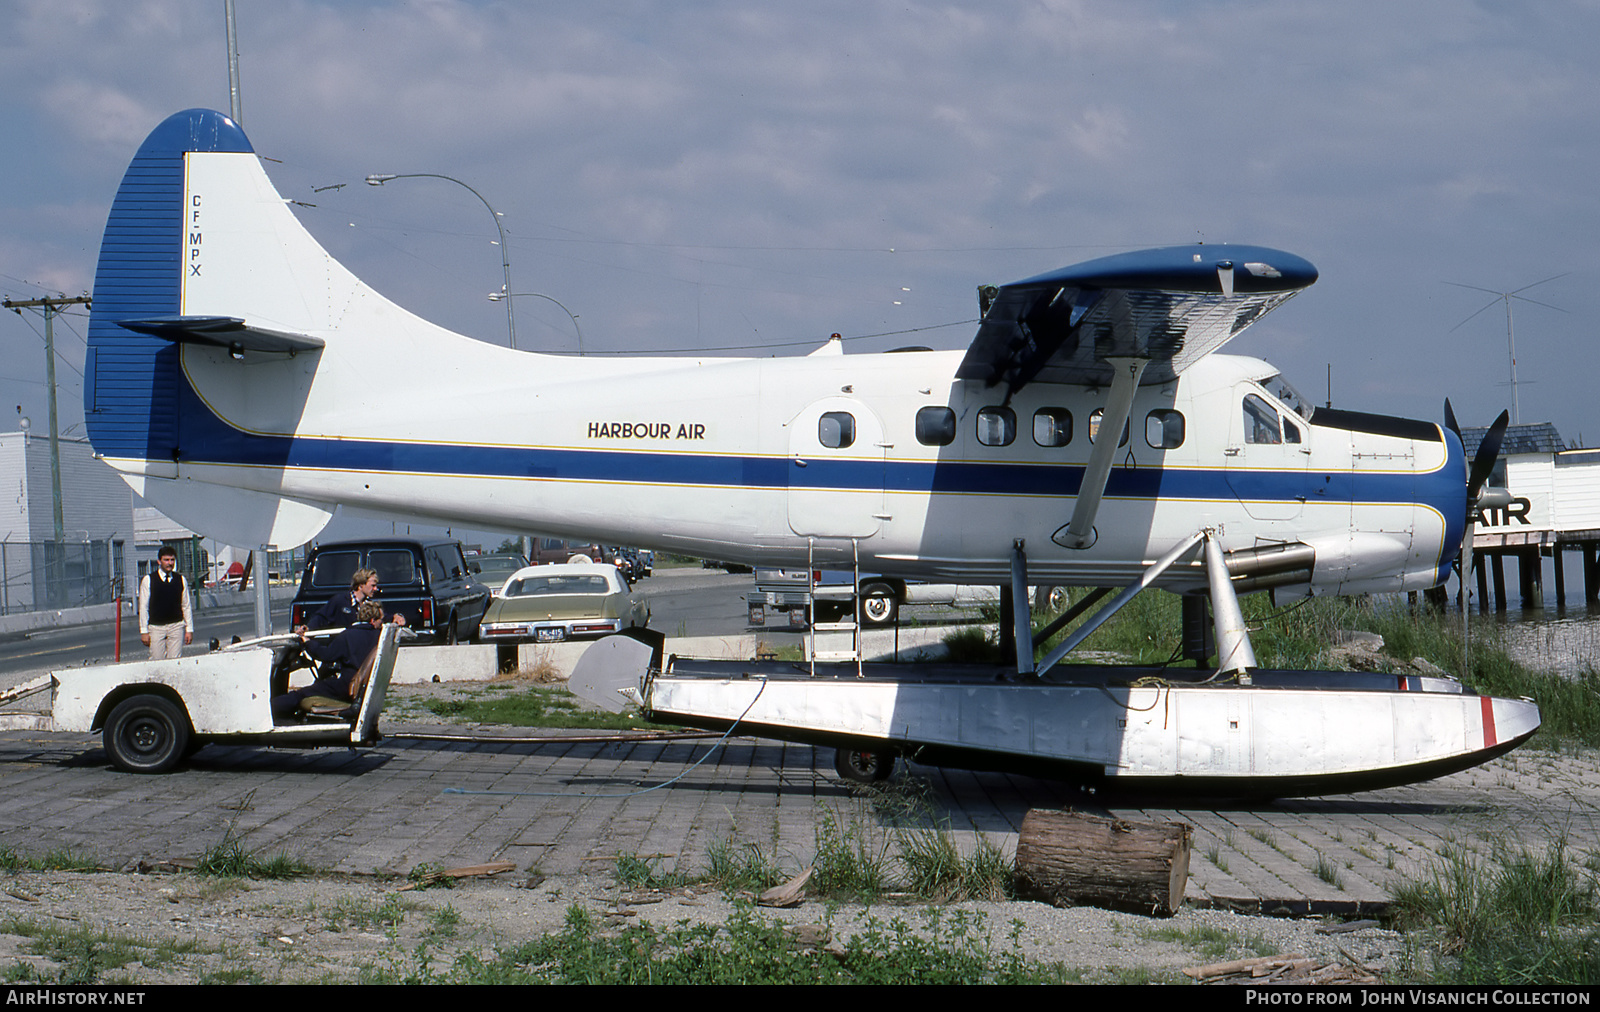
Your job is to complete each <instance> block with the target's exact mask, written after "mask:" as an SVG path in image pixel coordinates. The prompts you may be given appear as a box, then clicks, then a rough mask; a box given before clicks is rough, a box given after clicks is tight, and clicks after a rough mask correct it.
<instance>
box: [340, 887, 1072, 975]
mask: <svg viewBox="0 0 1600 1012" xmlns="http://www.w3.org/2000/svg"><path fill="white" fill-rule="evenodd" d="M984 923H985V922H984V920H983V915H982V914H972V913H969V912H967V911H957V912H956V913H955V914H953V915H950V916H948V917H946V916H942V914H941V912H940V911H938V910H932V911H928V912H926V913H925V915H924V922H923V925H922V927H921V930H913V928H912V927H911V925H910V924H909V923H908V922H906V921H905V920H903V919H898V918H897V919H895V920H893V921H890V922H887V923H885V922H883V921H880V920H877V919H873V920H871V921H869V923H868V925H867V927H866V929H865V930H864V931H862V932H861V933H860V934H857V935H855V936H854V937H852V938H849V939H847V940H844V941H843V943H842V945H840V947H839V950H838V951H837V952H834V953H829V952H823V951H819V950H816V949H810V948H805V947H802V946H799V945H797V944H796V943H795V942H794V940H793V939H792V937H791V936H790V935H789V933H788V932H787V931H785V930H784V928H783V926H782V925H781V924H780V923H778V922H776V921H772V920H768V919H766V918H763V917H760V916H758V915H757V914H756V913H755V912H754V911H753V910H752V909H751V908H750V907H748V906H743V905H741V906H740V907H739V908H738V909H737V910H736V911H735V912H734V913H733V915H732V916H731V917H729V919H728V920H727V922H726V923H724V924H721V925H698V926H691V925H688V924H687V923H680V924H679V925H678V926H676V927H672V928H657V927H654V926H652V925H650V924H648V923H645V924H635V925H630V926H628V927H627V928H625V929H624V930H623V931H622V932H620V933H619V934H616V935H606V934H603V933H602V932H601V931H600V930H599V928H598V926H597V925H596V923H595V921H594V919H593V917H592V916H591V915H590V914H589V913H588V912H587V911H586V910H584V909H583V908H581V907H572V908H569V909H568V911H567V918H566V924H565V926H564V927H563V928H562V930H561V931H559V932H556V933H554V934H552V935H549V936H547V937H545V938H542V939H538V940H536V941H532V942H529V943H527V944H524V945H520V946H516V947H513V948H506V949H500V950H498V951H496V952H495V953H494V955H493V956H490V957H488V958H481V957H479V956H478V955H477V954H475V953H466V954H464V955H462V956H461V957H460V958H459V959H457V960H456V961H455V963H454V965H453V966H451V967H450V968H449V969H448V970H440V969H436V968H434V967H433V965H432V963H431V961H429V960H428V959H427V958H426V956H425V954H422V953H419V954H418V955H417V957H416V959H415V963H414V965H412V966H411V967H408V968H400V967H395V966H387V967H368V968H366V970H365V972H364V973H363V981H364V982H366V983H383V984H395V983H448V984H1042V983H1065V982H1067V981H1069V980H1071V979H1075V974H1074V971H1070V970H1068V969H1066V968H1065V967H1062V966H1060V965H1058V964H1046V963H1041V962H1037V961H1030V960H1028V959H1025V958H1024V957H1023V956H1022V955H1021V953H1020V944H1019V943H1018V941H1017V939H1016V938H1015V937H1013V940H1012V943H1011V945H1010V946H1008V947H1001V948H999V949H998V950H997V949H996V948H995V947H994V946H993V945H992V944H991V943H990V941H989V939H988V936H987V933H986V932H985V931H984V930H983V928H984Z"/></svg>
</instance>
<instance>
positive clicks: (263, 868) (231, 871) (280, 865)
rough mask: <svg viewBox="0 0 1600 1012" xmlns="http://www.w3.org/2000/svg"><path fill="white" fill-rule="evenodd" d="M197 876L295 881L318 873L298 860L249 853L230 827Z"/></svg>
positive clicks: (202, 861)
mask: <svg viewBox="0 0 1600 1012" xmlns="http://www.w3.org/2000/svg"><path fill="white" fill-rule="evenodd" d="M194 871H195V874H196V875H208V876H214V877H217V878H254V879H291V878H301V877H304V876H306V875H314V874H316V869H315V868H313V867H312V866H311V865H309V864H307V863H306V862H304V861H302V860H300V859H299V858H296V857H290V856H289V855H287V854H284V853H281V852H280V853H277V854H274V855H272V856H270V857H261V856H260V855H259V854H256V853H253V852H251V851H248V850H246V849H245V847H244V843H243V841H241V840H240V839H239V838H238V837H236V836H234V835H233V829H232V828H231V827H230V828H229V830H228V832H227V833H226V834H224V836H223V838H222V842H221V843H219V844H217V845H216V846H215V847H212V848H211V849H210V850H208V851H206V852H205V853H204V854H201V855H200V860H199V861H198V862H197V863H196V864H195V868H194Z"/></svg>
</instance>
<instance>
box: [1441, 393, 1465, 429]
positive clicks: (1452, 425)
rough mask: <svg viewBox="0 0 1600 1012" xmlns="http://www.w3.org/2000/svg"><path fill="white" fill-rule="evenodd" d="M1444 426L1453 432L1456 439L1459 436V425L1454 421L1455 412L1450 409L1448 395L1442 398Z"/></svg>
mask: <svg viewBox="0 0 1600 1012" xmlns="http://www.w3.org/2000/svg"><path fill="white" fill-rule="evenodd" d="M1444 427H1445V428H1447V429H1449V430H1450V431H1451V432H1454V433H1455V434H1456V438H1457V439H1460V438H1461V426H1460V425H1459V424H1457V423H1456V413H1455V412H1454V411H1452V410H1451V409H1450V398H1448V397H1446V398H1445V399H1444Z"/></svg>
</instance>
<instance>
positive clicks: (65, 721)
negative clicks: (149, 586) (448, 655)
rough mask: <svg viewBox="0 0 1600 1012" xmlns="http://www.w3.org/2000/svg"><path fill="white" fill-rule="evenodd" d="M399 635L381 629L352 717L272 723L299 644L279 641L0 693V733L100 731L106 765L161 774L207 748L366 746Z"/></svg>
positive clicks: (98, 670) (78, 674)
mask: <svg viewBox="0 0 1600 1012" xmlns="http://www.w3.org/2000/svg"><path fill="white" fill-rule="evenodd" d="M400 632H401V630H400V629H399V628H398V627H396V626H387V627H385V629H384V631H383V635H382V636H381V637H380V639H379V641H378V648H377V656H376V658H375V660H374V662H373V667H372V673H371V675H370V676H369V677H368V679H367V684H366V688H365V690H364V692H363V694H362V698H361V700H360V703H359V704H358V706H357V709H356V715H355V716H354V717H353V718H348V717H342V716H339V715H337V714H327V713H314V712H313V713H303V714H301V715H300V717H299V718H298V719H297V721H296V722H295V723H285V724H279V723H274V722H273V718H272V707H271V701H272V694H273V692H274V688H273V683H274V679H273V674H274V672H276V671H278V670H279V668H280V666H282V665H284V663H285V661H286V659H287V657H288V655H289V654H290V653H291V652H292V651H295V650H297V649H298V647H299V643H300V640H299V637H298V636H295V635H293V634H284V635H279V636H269V637H266V638H263V639H258V640H249V641H246V642H243V643H238V644H234V645H233V646H230V647H225V648H223V649H221V650H216V651H213V652H211V653H207V654H197V655H194V656H192V657H181V658H178V659H177V660H166V661H131V662H127V663H123V664H102V665H97V666H94V667H86V668H66V669H63V670H60V671H54V672H51V673H50V674H48V675H45V676H43V677H40V678H36V679H33V680H32V681H29V682H26V683H24V684H22V685H19V686H17V687H15V688H13V689H8V690H6V691H5V692H0V729H6V730H15V729H28V730H43V731H76V732H95V731H99V732H100V733H101V736H102V741H103V742H104V744H105V750H106V754H107V755H108V756H109V757H110V759H111V763H112V765H113V766H116V767H117V768H118V769H122V770H126V771H128V772H130V773H165V772H167V771H168V770H171V769H173V768H174V767H175V766H177V765H178V764H179V763H180V762H182V761H183V760H184V759H185V758H187V757H188V756H190V755H193V754H194V753H195V752H197V751H199V750H200V749H201V748H203V747H204V746H205V745H207V744H210V743H211V742H228V743H253V744H259V745H272V746H278V747H311V748H315V747H329V746H347V747H355V746H359V745H372V744H375V743H377V742H378V741H379V740H381V739H382V737H383V736H382V735H381V734H380V733H379V731H378V715H379V714H380V713H381V712H382V711H383V703H384V696H385V694H386V693H387V691H388V688H389V677H390V675H392V674H393V673H394V662H395V656H396V654H397V652H398V649H399V635H400ZM281 690H282V686H281V685H280V686H279V688H278V691H281ZM45 692H48V693H49V697H48V698H49V700H50V707H49V710H48V711H33V710H26V709H13V708H12V707H14V706H19V707H25V706H28V705H30V704H33V703H34V701H36V700H38V699H40V698H43V695H44V693H45Z"/></svg>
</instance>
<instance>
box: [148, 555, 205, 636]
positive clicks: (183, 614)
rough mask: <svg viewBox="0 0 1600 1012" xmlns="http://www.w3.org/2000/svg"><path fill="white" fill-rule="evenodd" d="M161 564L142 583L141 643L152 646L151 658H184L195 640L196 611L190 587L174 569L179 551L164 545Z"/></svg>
mask: <svg viewBox="0 0 1600 1012" xmlns="http://www.w3.org/2000/svg"><path fill="white" fill-rule="evenodd" d="M156 564H157V565H158V566H159V567H160V568H158V569H157V570H156V571H155V572H153V573H151V574H150V575H149V576H146V577H145V578H144V580H143V581H141V582H140V584H139V642H141V643H143V644H144V645H145V646H147V647H149V648H150V659H151V660H152V661H159V660H163V659H165V658H169V657H181V656H182V655H183V648H184V646H185V645H186V644H189V643H193V642H194V614H193V612H192V610H191V609H190V607H189V586H188V583H187V581H185V580H184V578H183V576H182V574H180V573H176V572H173V570H174V569H176V568H177V565H178V553H177V550H176V549H174V548H173V547H172V546H171V545H162V546H161V551H160V553H159V554H157V556H156Z"/></svg>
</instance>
